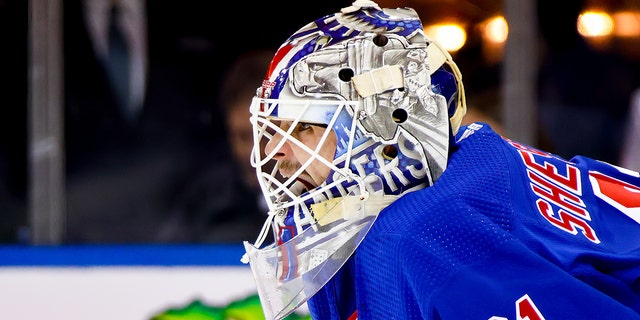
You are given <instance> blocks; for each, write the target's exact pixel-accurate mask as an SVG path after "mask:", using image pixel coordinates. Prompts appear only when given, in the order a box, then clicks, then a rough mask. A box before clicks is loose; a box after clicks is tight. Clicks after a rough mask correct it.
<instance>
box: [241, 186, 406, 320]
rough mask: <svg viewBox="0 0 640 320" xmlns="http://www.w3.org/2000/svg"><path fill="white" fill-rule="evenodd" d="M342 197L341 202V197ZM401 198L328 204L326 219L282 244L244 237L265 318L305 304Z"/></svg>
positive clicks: (281, 315) (380, 197)
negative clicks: (261, 244)
mask: <svg viewBox="0 0 640 320" xmlns="http://www.w3.org/2000/svg"><path fill="white" fill-rule="evenodd" d="M338 199H342V201H337V200H338ZM395 199H397V197H393V196H385V195H368V196H367V197H362V196H346V197H342V198H336V199H332V200H331V201H328V202H327V203H326V204H324V208H323V210H324V215H323V217H325V218H324V219H323V220H324V222H323V223H317V224H315V225H313V226H310V227H308V228H306V229H305V230H304V231H303V232H302V233H300V234H298V235H297V236H295V237H293V238H292V239H291V240H289V241H287V242H285V243H282V244H275V243H274V244H271V245H270V246H267V247H265V248H262V249H260V248H257V247H255V246H253V245H252V244H250V243H249V242H246V241H245V242H244V247H245V250H246V252H247V253H246V255H245V261H246V260H248V262H249V264H250V266H251V270H252V272H253V275H254V277H255V279H256V284H257V287H258V295H259V296H260V302H261V304H262V308H263V311H264V313H265V317H266V319H282V318H284V317H286V316H287V315H289V314H291V313H293V311H295V310H296V309H297V308H298V307H300V306H302V305H303V304H304V303H305V302H306V301H307V300H308V299H309V298H310V297H311V296H313V295H314V294H315V293H316V292H318V290H320V288H322V287H323V286H324V285H325V284H326V283H327V282H328V281H329V280H330V279H331V278H332V277H333V276H334V275H335V273H336V272H338V270H339V269H340V268H341V267H342V266H343V265H344V264H345V263H346V261H347V260H348V259H349V257H350V256H351V255H352V254H353V252H354V251H355V250H356V248H357V247H358V245H359V244H360V242H362V240H363V239H364V237H365V235H366V234H367V232H369V229H370V228H371V226H372V225H373V222H374V221H375V220H376V218H377V216H378V213H379V212H380V210H381V209H382V208H384V207H386V206H387V205H388V204H390V203H391V202H393V201H394V200H395Z"/></svg>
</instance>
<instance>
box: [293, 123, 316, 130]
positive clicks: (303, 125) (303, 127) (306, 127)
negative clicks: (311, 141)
mask: <svg viewBox="0 0 640 320" xmlns="http://www.w3.org/2000/svg"><path fill="white" fill-rule="evenodd" d="M312 126H313V125H312V124H311V123H308V122H300V123H298V127H297V128H296V131H306V130H311V128H312Z"/></svg>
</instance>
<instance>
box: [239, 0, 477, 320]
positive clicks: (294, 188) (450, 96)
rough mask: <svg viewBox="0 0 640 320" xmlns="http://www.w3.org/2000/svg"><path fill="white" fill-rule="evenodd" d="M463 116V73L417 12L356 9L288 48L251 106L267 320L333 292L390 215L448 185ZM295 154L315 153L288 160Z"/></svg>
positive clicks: (256, 251) (368, 4) (255, 253)
mask: <svg viewBox="0 0 640 320" xmlns="http://www.w3.org/2000/svg"><path fill="white" fill-rule="evenodd" d="M465 112H466V103H465V96H464V88H463V85H462V79H461V75H460V72H459V70H458V68H457V67H456V65H455V63H454V62H453V60H452V59H451V56H450V55H449V54H448V53H447V52H446V51H445V50H443V49H442V48H441V47H440V46H439V45H438V44H437V43H435V42H434V41H432V40H431V39H429V38H427V37H426V36H425V34H424V32H423V27H422V24H421V21H420V19H419V17H418V15H417V13H416V12H415V11H414V10H413V9H411V8H396V9H387V8H385V9H381V8H380V7H379V6H378V5H377V4H376V3H374V2H372V1H366V0H365V1H363V0H357V1H355V2H354V3H353V4H352V5H351V6H349V7H346V8H343V9H342V10H341V11H340V12H338V13H335V14H330V15H327V16H325V17H322V18H320V19H317V20H315V21H314V22H312V23H310V24H308V25H306V26H304V27H303V28H301V29H300V30H298V31H297V32H296V33H294V34H293V35H292V36H291V37H289V39H287V40H286V41H285V43H284V44H283V45H282V46H281V47H280V48H279V49H278V51H277V52H276V54H275V56H274V58H273V60H272V62H271V64H270V66H269V69H268V71H267V75H266V78H265V80H264V81H263V83H262V86H261V87H260V88H258V92H257V96H256V97H255V98H254V99H253V102H252V105H251V114H252V116H251V123H252V126H253V128H254V150H253V153H252V157H251V163H252V165H253V166H254V167H255V168H256V173H257V176H258V180H259V182H260V185H261V188H262V192H263V194H264V196H265V199H266V201H267V203H268V206H269V218H268V219H267V221H266V222H265V226H264V227H263V230H262V232H261V234H260V235H259V236H258V239H257V240H256V242H255V244H250V243H248V242H245V249H246V251H247V253H246V254H245V256H244V258H243V261H244V262H248V263H250V265H251V269H252V270H253V273H254V277H255V279H256V283H257V286H258V293H259V295H260V299H261V303H262V305H263V309H264V312H265V316H266V317H267V319H281V318H283V317H285V316H286V315H288V314H290V313H291V312H293V311H294V310H295V309H296V308H297V307H299V306H300V305H302V304H303V303H304V302H305V301H307V299H308V298H309V297H310V296H312V295H313V294H315V293H316V292H317V291H318V290H319V289H320V288H321V287H322V286H324V285H325V284H326V282H327V281H329V279H331V277H332V276H333V275H334V274H335V272H337V271H338V270H339V269H340V267H342V265H343V264H344V263H345V262H346V260H347V259H348V258H349V256H350V255H351V254H352V253H353V252H354V251H355V249H356V248H357V246H358V245H359V243H360V242H361V241H362V239H363V238H364V236H365V235H366V233H367V232H368V230H369V228H370V227H371V225H372V224H373V222H374V221H375V219H376V217H377V215H378V213H379V212H380V211H381V210H382V209H383V208H384V207H386V206H388V205H389V204H390V203H392V202H393V201H395V200H396V199H397V198H398V197H400V196H401V195H403V194H405V193H407V192H411V191H415V190H419V189H422V188H425V187H428V186H430V185H432V184H433V183H434V182H435V181H436V179H438V177H440V175H441V174H442V172H443V171H444V170H445V167H446V164H447V159H448V152H449V150H448V148H449V144H450V139H451V138H452V134H455V132H456V131H457V130H458V128H459V126H460V123H461V120H462V117H463V116H464V114H465ZM310 126H311V127H310ZM300 128H304V129H306V128H315V129H314V132H317V133H318V134H317V137H315V139H314V140H313V142H314V143H313V144H311V145H309V143H308V142H306V143H305V141H301V139H300V134H299V132H298V131H299V129H300ZM286 148H296V149H297V150H299V151H298V152H303V153H305V156H303V157H299V158H298V161H299V163H294V164H291V163H285V162H286V161H285V160H284V158H283V157H282V154H283V151H282V150H283V149H286ZM300 150H301V151H300ZM301 159H302V160H301ZM278 160H280V161H278ZM274 162H275V163H274ZM284 167H286V168H284ZM319 167H320V168H322V169H317V168H319ZM285 173H286V174H285ZM269 230H272V231H273V233H274V236H275V240H276V241H275V243H273V244H271V245H268V246H265V247H262V243H263V242H264V240H265V239H266V236H267V234H268V232H269Z"/></svg>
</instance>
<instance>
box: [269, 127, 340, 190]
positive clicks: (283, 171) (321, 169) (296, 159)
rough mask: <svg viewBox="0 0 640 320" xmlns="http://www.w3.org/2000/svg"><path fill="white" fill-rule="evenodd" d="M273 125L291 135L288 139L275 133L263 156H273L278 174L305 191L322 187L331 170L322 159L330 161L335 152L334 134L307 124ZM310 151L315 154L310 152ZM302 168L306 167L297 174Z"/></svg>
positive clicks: (323, 128) (324, 128)
mask: <svg viewBox="0 0 640 320" xmlns="http://www.w3.org/2000/svg"><path fill="white" fill-rule="evenodd" d="M276 124H277V125H278V127H279V128H281V129H282V130H283V131H285V132H290V135H289V136H288V137H287V138H284V137H283V136H282V135H280V134H278V133H276V134H275V135H274V136H273V137H272V138H271V140H269V141H268V142H267V144H266V146H265V150H264V151H265V154H272V153H273V154H274V156H273V159H275V160H276V161H277V162H278V163H277V168H278V173H279V174H280V175H281V176H282V178H291V177H293V178H294V179H296V180H297V181H299V182H301V183H302V184H304V186H305V189H307V190H310V189H313V188H315V187H317V186H319V185H320V184H322V183H323V182H324V181H325V180H326V179H327V177H328V176H329V173H330V171H331V169H330V168H329V167H328V166H327V165H326V164H325V163H323V162H322V161H321V159H324V160H326V161H328V162H332V161H333V156H334V154H335V150H336V136H335V134H332V133H331V132H329V133H328V134H325V131H327V130H329V129H327V128H326V126H324V125H316V124H311V123H308V122H298V123H297V124H295V125H294V122H293V121H279V122H276ZM292 126H294V127H293V128H292ZM283 140H284V141H283ZM305 146H306V148H305ZM310 150H313V151H314V152H309V151H310ZM312 158H314V159H312ZM303 166H305V168H304V169H303V171H301V172H300V169H301V168H302V167H303ZM296 174H297V176H296Z"/></svg>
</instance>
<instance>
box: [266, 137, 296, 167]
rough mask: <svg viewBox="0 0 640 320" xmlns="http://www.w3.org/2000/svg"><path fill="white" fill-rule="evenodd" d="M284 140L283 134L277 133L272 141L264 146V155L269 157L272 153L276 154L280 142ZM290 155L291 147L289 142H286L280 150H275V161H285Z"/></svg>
mask: <svg viewBox="0 0 640 320" xmlns="http://www.w3.org/2000/svg"><path fill="white" fill-rule="evenodd" d="M282 139H283V136H282V135H281V134H279V133H275V134H274V135H273V137H272V138H271V140H269V141H268V142H267V144H266V145H265V146H264V153H265V154H267V155H269V154H271V153H272V152H274V149H275V148H276V147H278V144H280V141H281V140H282ZM290 154H291V146H290V145H289V143H288V142H287V141H285V142H284V143H283V144H282V146H280V148H279V149H278V150H275V155H274V156H273V159H275V160H278V161H279V160H282V159H285V158H286V157H288V156H289V155H290Z"/></svg>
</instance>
